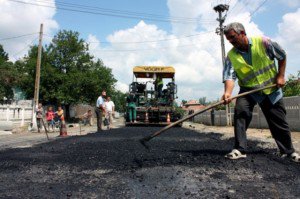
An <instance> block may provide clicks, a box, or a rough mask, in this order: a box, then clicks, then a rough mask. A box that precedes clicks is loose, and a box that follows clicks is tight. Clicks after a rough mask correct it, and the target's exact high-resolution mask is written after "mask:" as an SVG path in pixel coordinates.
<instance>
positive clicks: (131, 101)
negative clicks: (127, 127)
mask: <svg viewBox="0 0 300 199" xmlns="http://www.w3.org/2000/svg"><path fill="white" fill-rule="evenodd" d="M126 102H127V111H128V114H129V122H130V123H136V102H137V97H136V95H135V94H134V93H133V92H131V93H130V94H129V95H128V96H127V98H126Z"/></svg>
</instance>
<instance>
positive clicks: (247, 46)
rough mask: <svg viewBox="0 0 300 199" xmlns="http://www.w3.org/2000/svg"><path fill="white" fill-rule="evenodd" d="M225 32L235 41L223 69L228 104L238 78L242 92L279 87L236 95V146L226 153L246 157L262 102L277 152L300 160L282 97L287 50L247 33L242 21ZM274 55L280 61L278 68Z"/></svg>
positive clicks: (232, 157)
mask: <svg viewBox="0 0 300 199" xmlns="http://www.w3.org/2000/svg"><path fill="white" fill-rule="evenodd" d="M224 34H225V36H226V39H227V40H228V41H229V42H230V43H231V44H232V45H233V48H232V49H231V50H230V51H229V52H228V55H227V58H226V60H225V67H224V70H223V82H224V84H225V87H224V94H223V96H222V99H223V100H225V103H226V104H228V103H230V100H228V99H229V98H230V97H231V94H232V90H233V88H234V81H235V80H236V79H238V83H239V86H240V91H239V93H243V92H246V91H249V90H252V89H256V88H260V87H264V86H267V85H271V84H276V85H277V87H272V88H269V89H265V90H263V91H261V92H257V93H254V94H250V95H246V96H243V97H239V98H237V100H236V105H235V110H234V134H235V146H234V149H233V150H232V151H231V152H230V153H229V154H227V155H226V156H225V157H226V158H229V159H239V158H246V151H247V137H246V130H247V128H248V126H249V124H250V122H251V119H252V112H253V108H254V106H255V105H256V104H259V106H260V108H261V110H262V111H263V113H264V115H265V118H266V120H267V122H268V125H269V128H270V131H271V134H272V136H273V138H274V139H275V142H276V144H277V146H278V148H279V154H278V155H279V156H280V157H290V158H291V160H293V161H295V162H300V156H299V154H298V153H296V152H295V150H294V148H293V144H292V140H291V133H290V129H289V125H288V123H287V121H286V110H285V107H284V104H283V99H282V98H283V93H282V90H281V87H283V86H284V84H285V79H284V74H285V68H286V53H285V51H284V50H283V49H282V48H281V47H280V46H279V45H278V44H277V43H276V42H274V41H272V40H270V39H269V38H266V37H263V36H259V37H247V35H246V31H245V28H244V26H243V25H242V24H241V23H237V22H235V23H230V24H228V25H227V26H226V27H225V29H224ZM275 59H276V60H277V62H278V69H277V67H276V64H275Z"/></svg>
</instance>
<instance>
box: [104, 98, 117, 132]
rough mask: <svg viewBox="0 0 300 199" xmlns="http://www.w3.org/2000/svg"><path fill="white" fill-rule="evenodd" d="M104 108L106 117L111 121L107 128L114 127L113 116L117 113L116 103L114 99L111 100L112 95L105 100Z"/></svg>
mask: <svg viewBox="0 0 300 199" xmlns="http://www.w3.org/2000/svg"><path fill="white" fill-rule="evenodd" d="M104 108H105V113H106V115H105V117H106V118H107V119H108V121H109V125H108V126H107V129H110V128H111V127H112V117H113V115H114V114H115V104H114V102H113V101H111V100H110V97H107V98H106V101H105V102H104Z"/></svg>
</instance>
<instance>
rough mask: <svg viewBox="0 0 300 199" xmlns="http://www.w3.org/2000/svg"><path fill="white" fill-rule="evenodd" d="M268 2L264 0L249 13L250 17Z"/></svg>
mask: <svg viewBox="0 0 300 199" xmlns="http://www.w3.org/2000/svg"><path fill="white" fill-rule="evenodd" d="M267 1H268V0H264V1H263V2H262V3H261V4H260V5H259V6H258V7H257V8H256V9H255V10H254V11H253V12H252V13H250V17H252V15H254V13H256V12H257V11H258V10H259V9H260V8H261V7H262V6H263V5H264V4H265V3H266V2H267Z"/></svg>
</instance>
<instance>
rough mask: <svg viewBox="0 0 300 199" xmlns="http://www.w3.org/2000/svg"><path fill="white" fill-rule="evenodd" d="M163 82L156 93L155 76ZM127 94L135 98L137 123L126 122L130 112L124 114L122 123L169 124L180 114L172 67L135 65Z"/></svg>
mask: <svg viewBox="0 0 300 199" xmlns="http://www.w3.org/2000/svg"><path fill="white" fill-rule="evenodd" d="M158 78H160V79H161V80H162V81H163V83H164V85H163V87H162V89H161V92H160V93H159V91H158V89H157V85H155V84H156V83H157V81H156V80H157V79H158ZM129 93H131V94H133V95H134V96H135V97H136V99H137V100H136V102H135V104H136V122H132V121H129V111H127V112H126V113H125V114H124V117H125V125H126V126H129V125H162V126H165V125H169V124H170V123H172V122H176V121H177V120H179V119H181V118H182V116H183V114H182V111H180V108H178V107H177V106H176V102H175V99H176V98H177V85H176V84H175V69H174V68H173V67H172V66H135V67H134V68H133V80H132V83H131V84H130V85H129Z"/></svg>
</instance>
